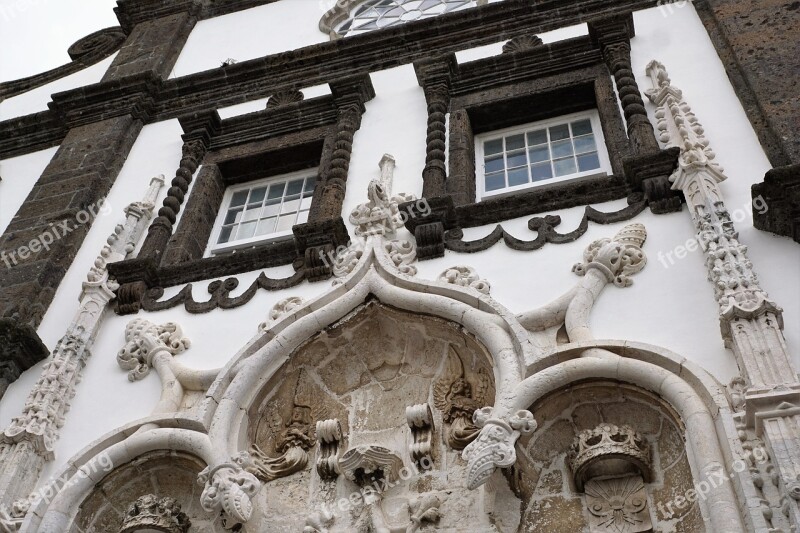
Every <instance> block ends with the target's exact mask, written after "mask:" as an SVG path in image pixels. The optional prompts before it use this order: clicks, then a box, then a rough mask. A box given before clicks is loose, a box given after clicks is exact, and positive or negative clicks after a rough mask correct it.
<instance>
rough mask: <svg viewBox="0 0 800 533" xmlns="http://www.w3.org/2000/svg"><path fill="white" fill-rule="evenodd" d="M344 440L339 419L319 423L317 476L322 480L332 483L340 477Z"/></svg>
mask: <svg viewBox="0 0 800 533" xmlns="http://www.w3.org/2000/svg"><path fill="white" fill-rule="evenodd" d="M343 439H344V437H343V435H342V425H341V424H340V423H339V421H338V420H337V419H335V418H332V419H330V420H320V421H318V422H317V442H318V443H319V455H318V456H317V474H319V477H321V478H322V479H325V480H328V481H331V480H334V479H336V478H337V477H339V448H340V447H341V444H342V440H343Z"/></svg>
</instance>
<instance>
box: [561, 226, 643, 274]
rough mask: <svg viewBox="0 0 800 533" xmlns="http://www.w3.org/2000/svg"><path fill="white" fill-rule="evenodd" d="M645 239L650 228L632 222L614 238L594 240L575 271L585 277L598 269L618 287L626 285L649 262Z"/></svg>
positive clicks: (576, 265)
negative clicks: (646, 254) (643, 247)
mask: <svg viewBox="0 0 800 533" xmlns="http://www.w3.org/2000/svg"><path fill="white" fill-rule="evenodd" d="M646 239H647V231H646V230H645V227H644V226H643V225H642V224H629V225H627V226H625V227H624V228H622V229H621V230H620V231H619V233H617V234H616V235H615V236H614V237H613V238H611V239H608V238H603V239H598V240H596V241H594V242H593V243H591V244H590V245H589V246H588V247H587V248H586V250H585V251H584V252H583V262H582V263H576V264H575V266H573V267H572V270H573V272H575V273H576V274H577V275H579V276H584V275H586V273H587V272H588V271H589V270H591V269H597V270H599V271H600V272H602V273H603V274H604V275H605V276H606V278H607V279H608V281H609V282H611V281H613V282H614V285H616V286H617V287H627V286H629V285H631V284H632V283H633V280H632V279H630V277H631V276H632V275H633V274H636V273H637V272H640V271H641V270H642V269H643V268H644V266H645V265H646V264H647V256H645V254H644V252H643V251H642V246H643V245H644V241H645V240H646Z"/></svg>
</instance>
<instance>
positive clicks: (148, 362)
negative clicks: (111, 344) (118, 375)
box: [117, 318, 191, 381]
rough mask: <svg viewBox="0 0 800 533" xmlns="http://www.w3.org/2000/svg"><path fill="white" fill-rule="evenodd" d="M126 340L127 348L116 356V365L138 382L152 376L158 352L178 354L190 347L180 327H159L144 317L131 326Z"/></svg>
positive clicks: (129, 325)
mask: <svg viewBox="0 0 800 533" xmlns="http://www.w3.org/2000/svg"><path fill="white" fill-rule="evenodd" d="M125 341H126V342H125V346H123V348H122V349H121V350H120V351H119V352H118V353H117V364H119V366H120V368H122V369H123V370H130V372H128V379H129V380H130V381H138V380H140V379H142V378H144V377H145V376H147V374H149V373H150V369H151V368H152V363H153V357H154V356H155V354H156V353H159V352H161V351H164V352H167V353H169V354H171V355H177V354H179V353H181V352H183V351H184V350H186V349H187V348H189V346H190V345H191V343H190V341H189V339H187V338H186V337H184V336H183V330H182V329H181V327H180V326H179V325H178V324H175V323H174V322H167V323H166V324H161V325H156V324H153V323H152V322H150V321H148V320H145V319H143V318H136V319H134V320H131V321H130V322H129V323H128V326H127V327H126V328H125Z"/></svg>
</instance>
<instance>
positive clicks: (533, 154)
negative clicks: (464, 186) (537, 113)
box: [475, 110, 612, 199]
mask: <svg viewBox="0 0 800 533" xmlns="http://www.w3.org/2000/svg"><path fill="white" fill-rule="evenodd" d="M475 159H476V165H475V167H476V178H477V180H478V184H477V190H478V194H479V199H483V198H487V197H491V196H495V195H498V194H505V193H508V192H513V191H518V190H522V189H527V188H529V187H535V186H537V185H542V184H546V183H553V182H557V181H563V180H566V179H572V178H580V177H583V176H590V175H593V174H599V173H601V172H606V173H607V174H610V173H611V172H612V171H611V163H610V161H609V159H608V153H607V152H606V146H605V140H604V138H603V130H602V128H601V127H600V116H599V115H598V113H597V110H592V111H589V112H582V113H574V114H571V115H563V116H560V117H557V118H553V119H550V120H543V121H539V122H533V123H530V124H525V125H524V126H517V127H514V128H508V129H504V130H498V131H492V132H488V133H484V134H481V135H477V136H476V137H475Z"/></svg>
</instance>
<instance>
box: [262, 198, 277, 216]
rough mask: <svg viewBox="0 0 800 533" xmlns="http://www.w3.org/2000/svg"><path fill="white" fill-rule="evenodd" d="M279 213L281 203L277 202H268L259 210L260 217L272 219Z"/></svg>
mask: <svg viewBox="0 0 800 533" xmlns="http://www.w3.org/2000/svg"><path fill="white" fill-rule="evenodd" d="M280 211H281V201H280V199H278V200H269V201H268V202H267V205H265V206H264V209H262V210H261V217H262V218H264V217H274V216H277V215H278V213H280Z"/></svg>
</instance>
